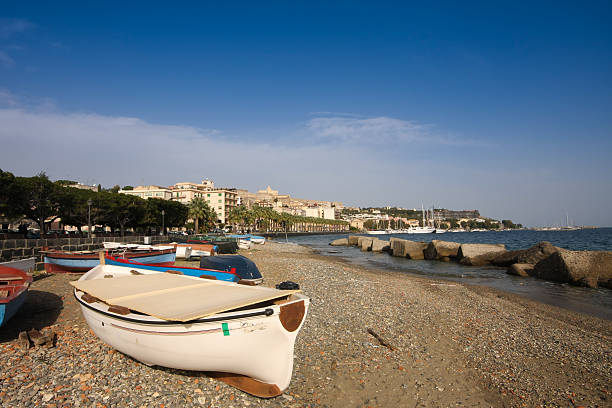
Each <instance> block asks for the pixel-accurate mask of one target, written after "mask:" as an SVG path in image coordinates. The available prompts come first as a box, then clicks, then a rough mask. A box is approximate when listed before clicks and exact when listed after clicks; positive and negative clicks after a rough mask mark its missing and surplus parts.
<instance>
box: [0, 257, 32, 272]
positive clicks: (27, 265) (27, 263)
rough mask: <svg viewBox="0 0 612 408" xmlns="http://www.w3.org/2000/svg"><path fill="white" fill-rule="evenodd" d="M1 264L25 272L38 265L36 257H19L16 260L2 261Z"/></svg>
mask: <svg viewBox="0 0 612 408" xmlns="http://www.w3.org/2000/svg"><path fill="white" fill-rule="evenodd" d="M0 266H8V267H9V268H16V269H20V270H22V271H24V272H32V271H34V268H35V267H36V258H34V257H32V258H26V259H18V260H16V261H8V262H0Z"/></svg>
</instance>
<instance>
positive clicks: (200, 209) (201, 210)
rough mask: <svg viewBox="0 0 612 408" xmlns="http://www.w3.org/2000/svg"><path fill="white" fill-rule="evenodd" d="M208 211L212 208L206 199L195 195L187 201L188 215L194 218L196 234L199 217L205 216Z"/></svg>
mask: <svg viewBox="0 0 612 408" xmlns="http://www.w3.org/2000/svg"><path fill="white" fill-rule="evenodd" d="M210 211H212V210H211V209H210V207H209V206H208V204H207V203H206V200H204V199H203V198H201V197H195V198H194V199H193V200H191V202H190V203H189V217H190V218H193V220H194V223H195V233H196V234H199V233H200V218H205V217H206V216H207V215H208V214H209V213H210Z"/></svg>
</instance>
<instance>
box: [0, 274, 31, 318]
mask: <svg viewBox="0 0 612 408" xmlns="http://www.w3.org/2000/svg"><path fill="white" fill-rule="evenodd" d="M31 283H32V277H31V276H30V275H28V274H27V273H25V272H24V271H22V270H19V269H16V268H10V267H8V266H0V327H1V326H3V325H4V324H5V323H6V322H7V321H8V320H9V319H10V318H11V317H13V316H14V315H15V313H17V311H18V310H19V308H20V307H21V305H23V302H25V299H26V296H27V294H28V288H29V287H30V284H31Z"/></svg>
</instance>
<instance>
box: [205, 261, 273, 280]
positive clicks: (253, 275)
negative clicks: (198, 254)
mask: <svg viewBox="0 0 612 408" xmlns="http://www.w3.org/2000/svg"><path fill="white" fill-rule="evenodd" d="M200 268H203V269H209V268H210V269H215V270H220V271H234V272H236V273H237V274H238V275H240V277H241V278H242V279H243V280H245V281H249V282H252V283H253V284H256V285H258V284H260V283H262V282H263V276H261V272H259V269H258V268H257V265H255V262H253V261H251V260H250V259H249V258H247V257H244V256H242V255H217V256H207V257H204V258H200Z"/></svg>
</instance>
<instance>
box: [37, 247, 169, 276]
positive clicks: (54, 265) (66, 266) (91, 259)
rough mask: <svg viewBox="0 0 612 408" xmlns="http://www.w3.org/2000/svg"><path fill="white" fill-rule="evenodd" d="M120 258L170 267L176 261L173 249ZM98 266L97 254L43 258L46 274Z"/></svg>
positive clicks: (58, 255) (66, 253)
mask: <svg viewBox="0 0 612 408" xmlns="http://www.w3.org/2000/svg"><path fill="white" fill-rule="evenodd" d="M122 257H125V258H127V259H131V260H134V261H136V262H138V263H142V264H148V265H157V266H172V265H174V261H175V260H176V252H175V250H174V249H168V250H162V251H152V252H142V253H138V252H126V253H124V254H122ZM99 264H100V258H99V255H98V253H92V254H76V253H69V252H58V253H47V255H46V256H45V271H47V272H48V273H75V272H76V273H79V272H87V271H89V270H90V269H92V268H94V267H96V266H97V265H99Z"/></svg>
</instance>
